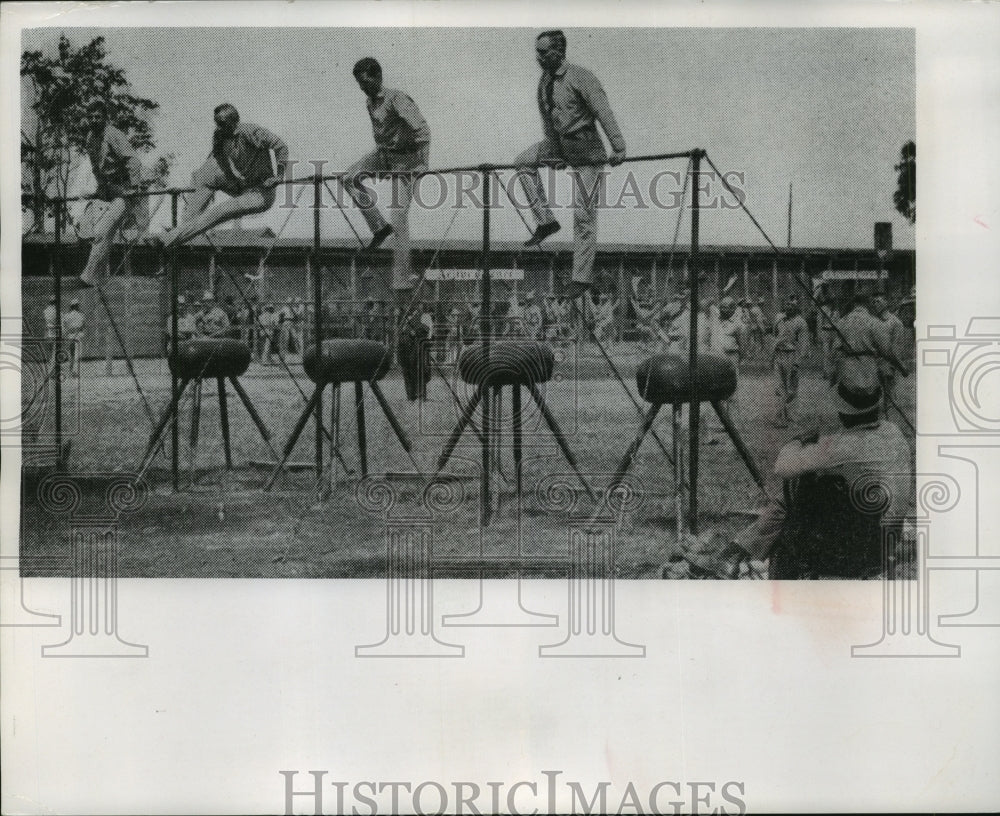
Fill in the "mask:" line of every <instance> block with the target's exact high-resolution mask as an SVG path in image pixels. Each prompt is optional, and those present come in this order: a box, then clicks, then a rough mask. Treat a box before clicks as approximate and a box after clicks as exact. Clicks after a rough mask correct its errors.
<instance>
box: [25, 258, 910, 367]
mask: <svg viewBox="0 0 1000 816" xmlns="http://www.w3.org/2000/svg"><path fill="white" fill-rule="evenodd" d="M22 248H23V253H22V255H23V263H22V268H23V281H24V283H23V293H24V297H23V310H24V318H25V319H26V320H27V322H28V325H29V326H30V327H31V328H32V329H33V330H35V331H38V332H41V331H43V329H44V325H43V322H42V309H43V308H44V305H45V302H46V300H47V298H48V296H49V294H51V291H52V279H51V272H50V263H49V258H50V247H49V246H48V245H46V244H44V243H38V242H31V241H26V242H24V243H23V245H22ZM265 249H266V247H263V246H255V247H227V248H223V249H222V250H221V251H219V252H217V253H215V252H213V251H211V250H210V249H209V248H208V247H199V246H189V247H185V248H183V249H182V250H181V251H180V252H179V253H178V263H179V274H178V283H179V292H180V294H182V295H184V296H185V297H186V298H188V299H194V300H200V299H201V297H202V295H203V294H204V292H205V291H207V290H210V289H211V290H213V291H214V294H215V296H216V298H217V299H218V300H219V302H221V303H225V301H226V300H227V299H228V298H232V300H233V303H234V304H235V305H236V306H240V305H242V303H243V297H244V295H245V296H246V297H248V298H252V299H256V300H259V301H260V302H261V303H267V302H274V303H283V302H287V301H289V300H291V299H293V298H300V299H301V300H302V301H303V302H305V303H310V302H311V301H312V294H313V293H312V283H313V280H314V275H315V274H316V271H317V268H318V269H319V270H320V274H321V282H322V290H323V299H324V302H330V301H354V302H355V303H358V304H361V303H364V301H366V300H369V299H371V300H384V301H391V293H390V292H389V290H388V288H387V286H386V281H387V280H388V277H389V268H390V264H391V253H390V252H388V251H383V252H380V253H377V254H376V255H374V256H368V255H365V254H358V253H356V252H354V251H353V250H349V249H345V248H339V247H336V248H324V249H323V250H322V252H321V255H320V257H319V262H318V263H315V262H313V260H312V256H311V250H310V248H309V247H305V246H295V247H288V246H284V247H277V248H275V249H274V251H272V252H271V254H270V256H269V258H268V262H267V264H266V265H265V267H264V269H263V274H262V275H261V268H260V260H261V258H262V256H263V254H264V252H265ZM86 253H87V247H86V246H85V245H69V246H65V247H63V249H62V252H61V257H62V259H63V264H62V266H63V281H64V293H63V297H64V302H65V307H66V308H68V306H69V301H70V299H71V298H72V297H73V296H74V294H76V295H77V296H79V297H80V300H81V306H82V307H83V309H84V313H85V314H86V315H87V316H88V325H87V330H86V334H85V339H84V354H85V356H87V357H103V356H104V355H105V353H106V351H107V350H111V352H112V353H113V355H114V356H120V349H119V348H117V341H116V340H115V338H114V336H113V334H111V333H109V328H110V327H109V325H108V321H107V319H106V317H105V316H104V314H103V309H102V308H101V307H100V303H99V301H98V300H97V297H96V294H95V293H94V292H93V291H92V290H79V291H77V290H76V289H75V278H76V276H78V275H79V272H80V271H81V270H82V269H83V266H84V263H85V262H86ZM786 253H787V254H786ZM123 260H125V259H124V256H123V254H122V251H121V249H120V248H117V249H116V252H115V255H114V256H113V265H114V267H115V268H118V267H119V266H121V267H122V269H123V270H125V271H130V272H131V273H132V274H131V275H122V276H116V277H112V278H111V279H110V280H109V282H108V284H107V287H106V293H107V297H108V301H109V304H110V306H111V309H112V311H113V312H114V313H115V315H116V317H117V318H118V321H117V322H118V323H119V328H120V329H121V331H122V334H123V336H124V338H125V342H126V347H127V348H128V350H129V354H132V355H136V356H152V355H158V354H160V353H161V343H162V335H163V331H164V329H165V327H166V321H167V316H168V314H169V310H170V285H169V280H170V279H169V275H168V274H167V270H166V269H165V268H163V265H162V264H163V260H162V258H161V256H160V254H159V253H158V252H156V251H155V250H154V249H152V248H151V247H145V246H139V247H136V248H135V250H134V251H133V252H132V253H131V254H130V259H129V262H128V263H125V264H123V263H122V262H123ZM432 263H433V264H434V265H435V266H440V267H443V268H456V269H477V268H479V266H480V263H481V255H480V252H479V251H478V250H475V249H470V248H461V249H453V248H445V249H443V250H442V251H441V252H440V253H436V252H435V251H431V250H426V249H421V250H418V251H415V252H414V260H413V266H414V270H424V269H426V268H428V266H430V265H431V264H432ZM913 263H914V256H913V254H912V253H902V252H900V253H895V254H894V255H893V256H892V257H891V258H890V260H889V263H888V270H889V277H888V279H887V280H886V281H885V282H883V283H882V284H874V283H870V282H860V283H856V282H854V281H841V282H838V283H837V284H835V285H834V286H832V287H831V288H832V290H833V293H834V295H835V296H836V297H837V298H839V299H847V298H849V297H850V296H851V295H852V294H853V293H854V291H855V289H857V288H858V287H861V288H862V289H864V290H866V291H872V290H874V289H875V288H884V289H886V291H887V292H888V294H889V297H890V300H891V301H894V302H896V301H899V300H901V299H902V298H903V297H905V296H906V295H907V294H908V293H909V291H910V287H912V286H913V283H914V270H913ZM490 264H491V268H494V269H502V268H520V269H523V270H524V280H523V281H520V282H517V283H516V284H514V283H510V282H504V281H496V282H495V283H494V286H493V293H492V294H493V299H494V301H500V300H506V299H507V298H509V297H510V295H511V294H513V293H515V292H516V293H517V294H519V295H524V294H527V293H529V292H534V293H535V294H536V295H537V296H541V295H543V294H546V293H548V292H550V291H552V289H553V287H554V289H555V292H556V293H557V294H558V293H559V292H561V291H562V289H563V287H564V286H565V284H566V282H567V281H568V278H569V272H570V269H571V266H572V254H571V253H570V252H568V251H538V250H535V251H531V252H528V251H524V250H513V251H511V250H500V251H495V252H492V253H491V255H490ZM877 264H878V260H877V258H876V257H875V255H874V252H867V253H866V252H862V251H858V250H837V249H831V250H829V251H816V250H810V251H796V250H788V251H786V252H783V253H782V255H781V256H778V257H777V258H776V257H775V256H774V254H773V253H769V252H766V251H763V250H761V251H757V252H750V251H747V252H739V251H732V250H713V249H712V248H706V250H705V251H704V252H703V253H702V255H701V256H700V268H701V270H702V272H703V273H704V276H705V280H704V283H703V285H702V295H703V297H712V298H718V297H720V296H721V295H722V294H723V293H725V294H728V295H730V296H732V297H734V298H736V299H739V298H741V297H744V296H746V297H750V298H754V299H756V298H761V297H762V298H764V301H765V307H764V308H765V311H766V312H767V313H768V314H774V312H775V307H776V305H777V304H778V303H780V302H781V301H782V300H783V299H784V298H785V297H787V296H788V295H790V294H796V295H798V296H799V300H800V302H803V303H804V304H805V311H806V313H807V314H808V313H809V312H810V311H811V308H812V307H811V305H810V304H809V303H808V301H807V299H806V298H805V296H804V294H803V293H802V292H801V291H800V290H799V287H798V286H797V285H796V284H795V282H794V276H795V275H798V276H800V277H801V278H803V279H806V280H807V281H811V279H813V278H818V277H820V276H821V275H822V273H823V271H824V270H826V269H837V270H851V269H873V268H877ZM687 265H688V258H687V254H686V252H677V253H675V254H674V255H673V256H672V257H671V256H669V255H666V254H664V253H659V254H655V253H652V252H649V251H629V250H626V249H622V250H619V251H610V252H608V251H603V252H600V253H598V258H597V262H596V265H595V281H596V285H597V288H598V289H599V290H601V291H611V292H618V293H622V292H626V293H627V292H628V291H629V290H630V289H631V286H632V278H633V277H637V278H639V279H640V288H641V289H642V291H644V292H649V293H654V294H655V295H656V297H658V298H669V297H673V296H675V295H676V294H677V293H678V292H679V291H680V290H681V289H682V288H683V287H684V286H686V282H687ZM258 276H259V278H258ZM727 284H729V288H728V290H727V289H726V287H727ZM423 291H424V293H425V294H424V299H425V300H428V301H432V302H433V301H438V300H440V301H466V302H468V301H473V300H478V299H479V296H480V284H479V283H477V282H472V281H469V282H454V281H449V282H440V283H428V284H425V288H424V290H423ZM35 326H37V327H38V329H35V328H34V327H35ZM109 337H110V340H109Z"/></svg>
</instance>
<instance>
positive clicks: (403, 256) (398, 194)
mask: <svg viewBox="0 0 1000 816" xmlns="http://www.w3.org/2000/svg"><path fill="white" fill-rule="evenodd" d="M400 169H409V168H400ZM420 169H426V168H420ZM392 184H393V188H392V192H393V195H392V198H393V200H392V202H391V205H390V209H389V218H390V220H391V222H392V233H393V235H394V236H395V240H394V242H393V246H392V289H393V291H395V292H402V291H408V290H410V289H412V288H413V281H411V280H410V275H411V259H410V202H411V200H412V196H413V182H412V181H411V180H410V179H409V178H407V177H405V176H393V179H392ZM379 217H380V218H381V216H379Z"/></svg>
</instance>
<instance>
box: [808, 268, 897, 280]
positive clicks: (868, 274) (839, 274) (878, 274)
mask: <svg viewBox="0 0 1000 816" xmlns="http://www.w3.org/2000/svg"><path fill="white" fill-rule="evenodd" d="M888 277H889V273H888V271H886V270H885V269H827V270H826V271H824V272H823V280H825V281H846V280H885V279H886V278H888Z"/></svg>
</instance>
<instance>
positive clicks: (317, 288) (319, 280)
mask: <svg viewBox="0 0 1000 816" xmlns="http://www.w3.org/2000/svg"><path fill="white" fill-rule="evenodd" d="M322 198H323V177H322V176H321V175H320V172H319V170H316V173H315V175H314V176H313V264H312V283H313V303H314V304H315V308H314V312H313V343H314V345H315V348H316V354H317V356H320V355H322V353H323V270H322V267H321V265H320V260H319V252H320V240H321V235H320V219H319V215H320V206H322V203H323V201H322ZM315 418H316V483H317V484H319V478H320V477H321V476H322V475H323V392H322V391H320V392H319V394H318V396H317V399H316V413H315Z"/></svg>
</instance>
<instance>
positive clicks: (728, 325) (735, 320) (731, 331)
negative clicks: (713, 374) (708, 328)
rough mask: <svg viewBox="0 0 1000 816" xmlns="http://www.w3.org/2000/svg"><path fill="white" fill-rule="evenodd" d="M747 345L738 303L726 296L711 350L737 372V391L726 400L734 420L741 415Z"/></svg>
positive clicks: (721, 304) (720, 305) (722, 302)
mask: <svg viewBox="0 0 1000 816" xmlns="http://www.w3.org/2000/svg"><path fill="white" fill-rule="evenodd" d="M745 347H746V339H745V335H744V327H743V321H742V320H740V316H739V312H738V311H737V309H736V303H735V302H734V301H733V299H732V298H729V297H724V298H723V299H722V300H721V301H720V302H719V322H718V323H717V324H716V329H715V331H714V332H713V333H712V346H711V351H712V353H713V354H721V355H722V356H723V357H725V358H726V359H727V360H729V362H730V363H732V365H733V371H735V372H736V391H734V392H733V396H732V397H731V398H730V399H728V400H726V401H725V402H726V407H727V408H728V409H729V413H730V415H731V416H732V417H733V421H734V422H735V421H738V417H739V400H738V398H737V395H738V393H739V376H740V361H741V360H742V358H743V354H744V350H745Z"/></svg>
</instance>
